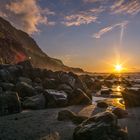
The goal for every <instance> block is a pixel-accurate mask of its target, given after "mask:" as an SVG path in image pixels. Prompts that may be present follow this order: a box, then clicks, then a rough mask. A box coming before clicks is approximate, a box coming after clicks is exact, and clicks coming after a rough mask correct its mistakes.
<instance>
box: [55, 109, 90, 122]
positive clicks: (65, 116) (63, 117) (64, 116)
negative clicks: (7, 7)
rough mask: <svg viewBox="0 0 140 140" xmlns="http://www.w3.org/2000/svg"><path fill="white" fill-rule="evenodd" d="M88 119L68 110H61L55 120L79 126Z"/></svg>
mask: <svg viewBox="0 0 140 140" xmlns="http://www.w3.org/2000/svg"><path fill="white" fill-rule="evenodd" d="M87 118H88V117H85V116H79V115H76V114H75V113H74V112H72V111H70V110H62V111H60V112H58V117H57V120H59V121H72V122H73V123H74V124H80V123H82V122H83V121H84V120H86V119H87Z"/></svg>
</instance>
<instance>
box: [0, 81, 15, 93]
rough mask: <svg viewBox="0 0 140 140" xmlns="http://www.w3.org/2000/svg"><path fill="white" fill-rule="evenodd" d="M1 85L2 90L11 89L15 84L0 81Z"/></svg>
mask: <svg viewBox="0 0 140 140" xmlns="http://www.w3.org/2000/svg"><path fill="white" fill-rule="evenodd" d="M0 85H1V87H2V88H3V90H4V91H6V90H7V91H13V90H14V89H15V85H14V84H12V83H5V82H3V83H0Z"/></svg>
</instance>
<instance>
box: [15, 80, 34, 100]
mask: <svg viewBox="0 0 140 140" xmlns="http://www.w3.org/2000/svg"><path fill="white" fill-rule="evenodd" d="M16 90H17V92H18V94H19V96H20V97H22V98H23V97H30V96H33V95H35V94H36V92H35V89H34V88H33V87H32V85H29V84H27V83H25V82H19V83H17V84H16Z"/></svg>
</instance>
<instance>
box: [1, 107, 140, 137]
mask: <svg viewBox="0 0 140 140" xmlns="http://www.w3.org/2000/svg"><path fill="white" fill-rule="evenodd" d="M63 109H69V110H71V111H73V112H75V113H76V114H79V115H83V116H87V117H90V116H92V115H94V114H96V113H99V112H102V111H105V109H101V108H97V107H96V105H94V104H93V105H89V106H81V105H79V106H70V107H66V108H55V109H45V110H37V111H24V112H22V113H19V114H14V115H9V116H4V117H0V140H19V139H20V140H29V139H30V140H42V138H43V137H46V136H48V135H49V134H50V133H53V132H58V133H59V135H60V140H72V134H73V131H74V128H75V127H76V126H75V125H74V124H73V123H72V122H64V121H57V114H58V112H59V111H60V110H63ZM127 110H128V113H129V116H128V118H125V119H119V120H118V122H119V124H120V126H121V127H122V128H123V129H125V130H126V131H127V132H128V138H129V140H140V108H129V109H127Z"/></svg>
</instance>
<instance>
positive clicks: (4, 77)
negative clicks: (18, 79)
mask: <svg viewBox="0 0 140 140" xmlns="http://www.w3.org/2000/svg"><path fill="white" fill-rule="evenodd" d="M0 80H1V81H3V82H11V81H12V80H13V79H12V76H11V75H10V73H9V71H8V70H6V69H0Z"/></svg>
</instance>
